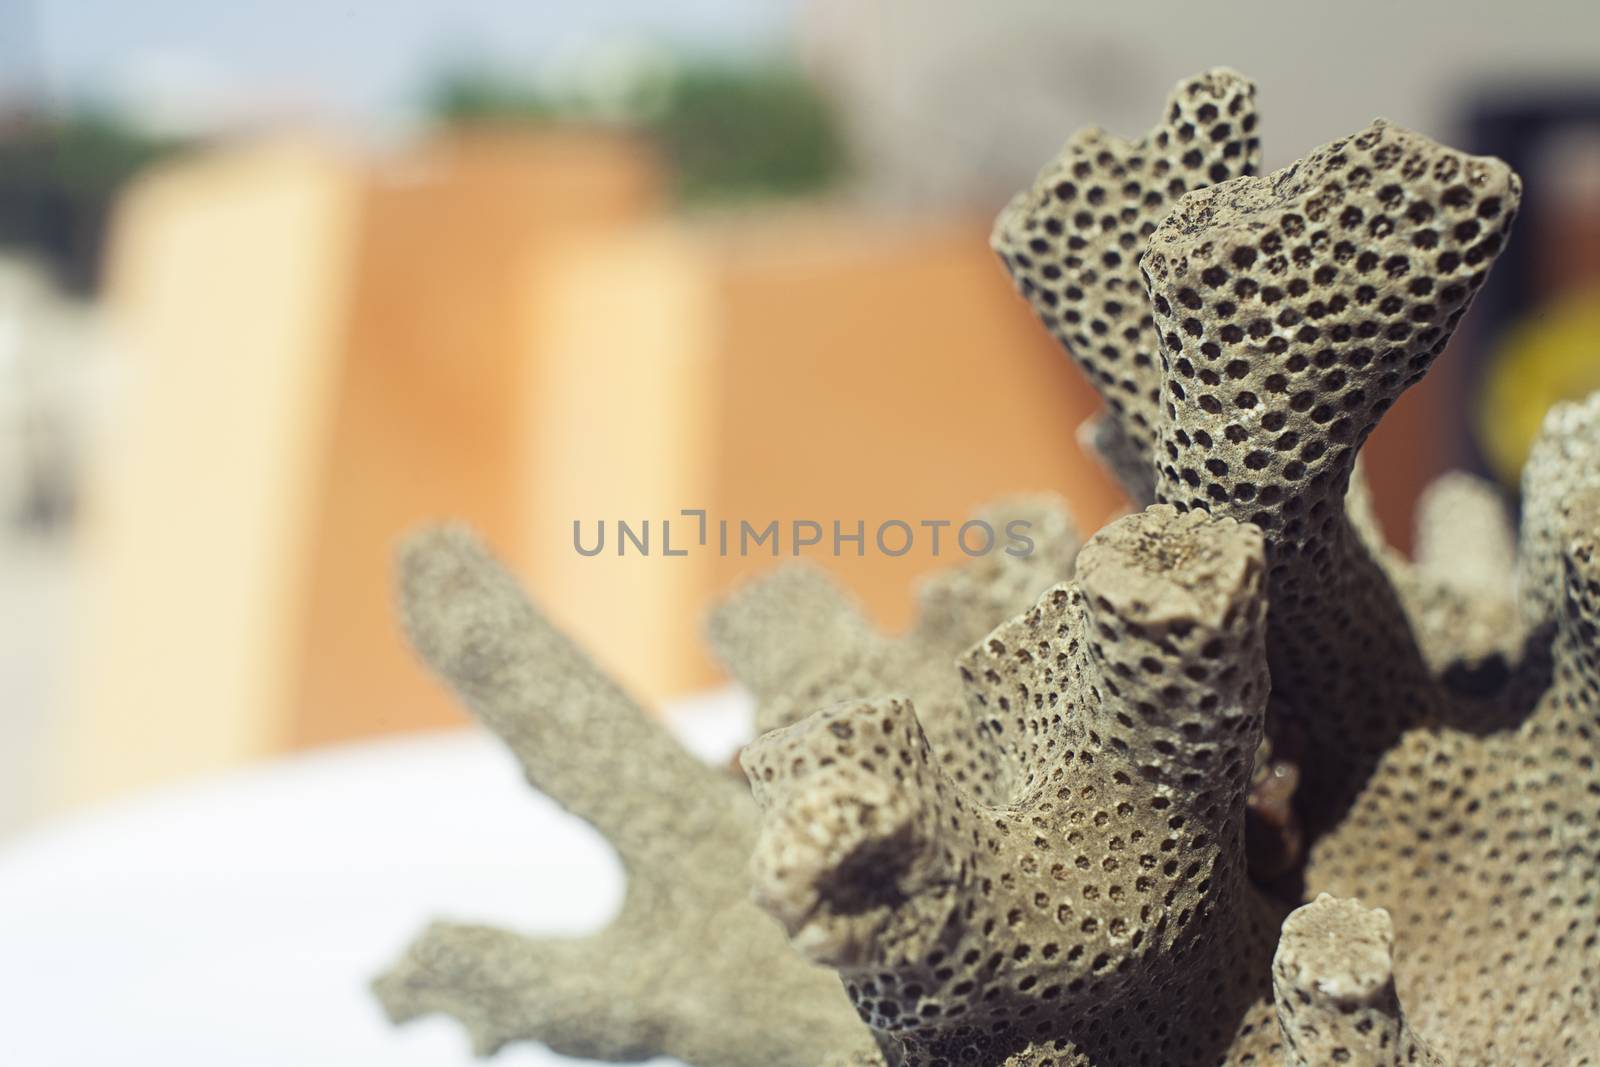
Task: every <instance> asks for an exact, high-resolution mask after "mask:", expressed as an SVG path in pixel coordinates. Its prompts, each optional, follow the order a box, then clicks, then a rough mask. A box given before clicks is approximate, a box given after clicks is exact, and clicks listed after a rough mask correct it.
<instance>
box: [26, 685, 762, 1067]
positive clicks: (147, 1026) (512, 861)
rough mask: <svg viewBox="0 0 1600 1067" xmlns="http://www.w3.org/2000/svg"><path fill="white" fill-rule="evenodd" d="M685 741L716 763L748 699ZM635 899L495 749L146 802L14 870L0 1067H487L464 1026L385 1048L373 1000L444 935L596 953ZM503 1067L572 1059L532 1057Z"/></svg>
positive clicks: (377, 753) (383, 745) (238, 782)
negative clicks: (534, 936) (602, 933)
mask: <svg viewBox="0 0 1600 1067" xmlns="http://www.w3.org/2000/svg"><path fill="white" fill-rule="evenodd" d="M671 721H672V722H673V724H674V727H675V729H676V730H677V732H678V733H679V735H680V736H681V737H683V738H684V740H685V743H686V744H688V745H689V746H690V747H691V748H692V749H694V750H695V751H696V752H698V753H700V754H701V755H702V756H704V757H706V758H707V759H708V760H712V761H715V762H722V761H723V760H726V759H727V758H728V756H729V754H730V753H731V752H732V751H733V750H734V749H735V748H736V747H737V746H738V745H739V744H741V743H743V741H744V740H746V739H747V737H748V721H749V714H748V707H747V705H746V703H745V702H744V700H742V699H741V698H740V697H739V696H737V695H736V694H733V693H731V692H720V693H716V694H712V695H709V696H707V697H703V698H698V699H696V700H694V701H692V702H686V703H685V704H684V705H682V706H681V707H680V708H679V709H677V710H676V712H675V713H674V714H673V715H672V718H671ZM621 891H622V879H621V873H620V870H619V868H618V866H617V864H616V861H615V859H614V858H613V856H612V854H611V852H610V850H609V849H608V848H607V847H606V846H605V844H604V843H603V842H602V841H601V839H600V838H599V837H598V836H597V835H596V834H595V833H594V832H593V831H591V830H590V829H589V828H588V827H587V826H586V825H584V824H583V823H581V822H579V821H578V820H576V819H574V818H572V817H570V816H568V815H566V814H565V813H563V812H562V811H560V810H559V809H558V808H557V807H556V806H555V805H554V804H553V803H552V802H551V801H549V800H548V799H546V798H545V797H544V796H542V795H541V794H538V793H536V792H534V791H532V790H530V789H529V788H528V787H527V785H526V784H525V783H524V782H523V780H522V777H521V773H520V771H519V769H518V767H517V765H516V763H515V761H514V760H513V759H512V758H511V756H510V755H509V753H507V752H506V751H505V750H504V749H503V748H501V747H500V745H499V744H498V743H497V742H496V741H495V740H494V739H493V738H492V737H490V736H489V735H487V734H485V733H481V732H471V733H462V732H455V733H449V734H434V735H426V736H423V737H417V738H408V739H404V740H391V741H382V742H376V743H371V744H364V745H356V746H349V747H346V748H341V749H333V750H328V751H326V752H322V753H317V754H313V755H309V756H303V757H298V758H294V759H288V760H283V761H280V762H276V763H271V764H266V765H263V766H261V767H258V768H255V769H252V770H249V771H246V772H243V773H239V774H235V775H229V776H227V777H224V778H220V779H215V780H211V781H208V782H204V783H198V784H194V785H188V786H184V787H181V788H177V789H170V790H166V791H163V792H160V793H154V794H148V795H146V796H145V797H143V798H140V799H138V800H136V801H133V802H130V803H125V804H121V805H119V806H116V807H112V808H109V809H105V810H102V811H100V812H97V813H94V814H91V815H88V816H85V817H81V818H78V819H75V820H72V821H70V822H65V823H58V824H55V825H54V826H49V827H46V828H44V829H42V830H39V831H36V832H34V833H32V834H30V835H27V836H24V837H22V838H20V839H18V840H16V841H14V842H13V843H11V844H10V845H9V846H8V847H6V848H5V849H4V850H0V1035H3V1036H0V1063H5V1064H19V1065H27V1067H58V1065H60V1067H69V1065H70V1067H78V1065H88V1064H94V1065H99V1064H113V1063H114V1064H129V1065H135V1067H146V1065H148V1067H227V1065H248V1067H258V1065H259V1067H267V1065H271V1067H319V1065H329V1067H365V1065H368V1064H372V1065H378V1064H381V1065H383V1067H413V1065H415V1067H423V1065H427V1067H450V1065H456V1064H465V1063H471V1062H475V1061H473V1060H472V1057H471V1055H470V1053H469V1050H468V1047H467V1041H466V1037H465V1036H464V1035H463V1034H462V1032H461V1031H460V1029H459V1028H458V1027H457V1026H456V1025H455V1024H454V1023H453V1022H451V1021H450V1020H448V1019H445V1018H441V1017H433V1018H427V1019H421V1020H418V1021H416V1022H413V1023H410V1024H408V1025H406V1026H404V1027H402V1028H400V1029H398V1030H397V1029H395V1028H393V1027H391V1026H390V1025H389V1024H388V1022H387V1021H386V1020H385V1019H384V1017H383V1015H382V1013H381V1012H380V1011H379V1009H378V1007H377V1005H376V1003H375V1002H374V1001H373V999H372V997H371V995H370V994H369V993H368V991H367V983H368V982H369V981H370V980H371V978H372V977H373V976H374V975H376V974H377V973H378V972H379V971H381V970H382V969H383V968H384V967H385V966H386V965H387V964H388V963H389V962H390V961H391V960H392V959H394V958H395V957H396V956H397V955H398V954H399V953H400V951H401V950H402V949H403V948H404V947H405V945H406V944H407V943H409V941H410V940H411V938H412V936H413V935H414V934H415V933H417V932H418V931H419V930H420V928H421V927H422V925H423V924H424V923H425V922H426V921H427V920H429V919H430V918H434V917H443V918H454V919H461V920H470V921H485V922H490V923H494V924H497V925H502V926H506V927H509V928H513V929H520V930H527V931H532V932H542V933H581V932H583V931H585V930H589V929H593V928H595V927H597V926H599V925H601V924H603V923H604V922H605V921H606V920H607V918H608V917H609V916H610V915H611V914H612V912H613V911H614V910H615V908H616V906H617V903H618V901H619V900H620V899H621ZM494 1062H495V1063H497V1064H505V1065H514V1067H529V1065H534V1064H555V1063H570V1062H572V1061H569V1060H563V1059H561V1058H559V1057H556V1056H553V1055H551V1054H550V1053H549V1052H547V1051H545V1050H544V1049H543V1048H539V1047H532V1046H517V1047H513V1048H511V1049H508V1050H506V1051H505V1052H503V1053H502V1054H501V1055H500V1056H499V1057H498V1058H497V1059H496V1060H495V1061H494ZM656 1062H658V1063H665V1062H666V1061H656Z"/></svg>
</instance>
